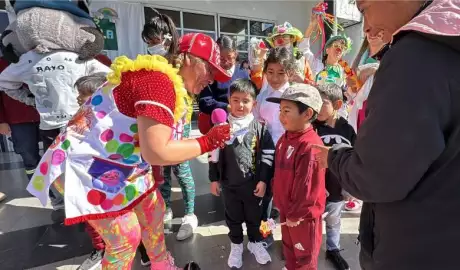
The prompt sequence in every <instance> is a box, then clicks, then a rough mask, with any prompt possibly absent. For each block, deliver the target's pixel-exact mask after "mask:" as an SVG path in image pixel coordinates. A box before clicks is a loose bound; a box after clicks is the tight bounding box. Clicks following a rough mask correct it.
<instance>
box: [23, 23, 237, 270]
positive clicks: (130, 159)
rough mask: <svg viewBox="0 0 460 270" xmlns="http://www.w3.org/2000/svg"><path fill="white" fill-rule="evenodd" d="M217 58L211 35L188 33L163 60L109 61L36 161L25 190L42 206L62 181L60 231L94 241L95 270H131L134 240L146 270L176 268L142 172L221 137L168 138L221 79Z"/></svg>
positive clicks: (217, 143)
mask: <svg viewBox="0 0 460 270" xmlns="http://www.w3.org/2000/svg"><path fill="white" fill-rule="evenodd" d="M171 31H177V30H176V29H175V28H173V29H171ZM219 55H220V53H219V47H218V46H217V44H216V43H215V42H214V41H213V40H212V38H211V37H209V36H206V35H204V34H196V33H192V34H186V35H185V36H183V37H182V39H181V41H180V43H179V51H178V53H176V54H174V55H169V57H168V58H169V59H170V60H169V61H168V60H167V59H166V58H164V57H163V56H159V55H140V56H138V57H137V59H135V60H130V59H128V58H127V57H124V56H122V57H119V58H117V59H115V61H114V64H113V65H112V72H111V73H110V74H109V76H108V83H107V84H106V85H103V86H101V87H100V89H98V90H97V91H96V92H95V93H94V95H93V96H92V97H91V99H89V100H88V101H87V102H86V103H85V104H84V105H83V106H82V108H81V109H80V111H79V113H77V115H76V116H75V117H74V119H72V121H71V122H70V123H69V125H68V126H67V127H66V129H65V130H64V131H63V132H61V133H60V134H59V135H58V136H57V138H56V140H55V142H54V143H53V145H52V146H50V148H49V149H48V150H47V151H46V152H45V154H44V155H43V158H42V160H41V163H40V165H39V168H40V169H39V170H37V171H36V173H35V175H34V177H33V178H32V180H31V181H30V183H29V185H28V188H27V190H28V191H29V192H30V193H31V194H33V195H34V196H36V197H37V198H39V199H40V201H41V202H42V204H46V202H47V194H48V190H49V188H50V186H51V185H52V183H53V182H55V181H56V180H57V178H58V177H60V178H61V179H63V181H64V197H65V201H66V203H65V210H66V211H65V212H66V220H65V223H66V224H68V225H70V224H75V223H79V222H84V221H88V222H89V223H90V225H91V226H92V227H93V228H94V229H95V230H96V231H97V232H98V233H99V234H100V235H101V236H102V238H103V240H104V242H105V243H106V249H105V255H104V259H103V261H102V268H103V269H131V266H132V263H133V259H134V256H135V251H136V247H137V246H138V244H139V242H140V240H141V239H142V242H143V244H144V245H145V247H146V250H147V253H148V256H149V257H150V260H151V267H150V269H152V270H176V269H178V268H177V267H176V266H175V265H174V262H173V260H172V258H171V257H170V255H169V254H168V253H167V252H166V246H165V237H164V235H163V215H164V212H165V204H164V201H163V199H162V197H161V195H160V193H159V190H158V189H157V187H158V184H159V183H158V181H157V179H155V178H154V177H152V174H151V172H150V165H149V164H152V165H169V164H178V163H181V162H183V161H185V160H190V159H192V158H194V157H197V156H199V155H202V154H204V153H207V152H210V151H212V150H214V149H216V148H218V147H222V146H223V145H224V143H225V141H227V140H228V139H229V138H230V128H229V126H228V125H219V126H215V127H213V128H212V129H211V130H210V131H209V132H208V134H206V135H204V136H202V137H200V138H197V139H188V140H178V141H177V140H173V139H172V138H171V133H172V132H173V129H174V126H175V124H176V123H177V122H179V121H183V119H184V118H186V117H187V114H186V113H185V114H184V112H185V111H186V108H187V104H186V100H187V96H188V95H190V94H199V93H200V92H201V90H202V89H203V88H204V87H205V86H206V85H208V84H209V83H210V82H212V81H213V80H214V79H216V80H218V81H226V80H229V79H230V77H229V75H228V74H227V73H226V72H225V71H224V70H223V69H222V68H221V67H220V63H219V61H220V56H219Z"/></svg>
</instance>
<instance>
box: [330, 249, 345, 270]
mask: <svg viewBox="0 0 460 270" xmlns="http://www.w3.org/2000/svg"><path fill="white" fill-rule="evenodd" d="M326 260H330V261H331V262H332V264H333V265H334V266H335V269H337V270H350V266H349V265H348V263H347V261H345V259H344V258H343V257H342V255H340V250H338V249H336V250H328V251H326Z"/></svg>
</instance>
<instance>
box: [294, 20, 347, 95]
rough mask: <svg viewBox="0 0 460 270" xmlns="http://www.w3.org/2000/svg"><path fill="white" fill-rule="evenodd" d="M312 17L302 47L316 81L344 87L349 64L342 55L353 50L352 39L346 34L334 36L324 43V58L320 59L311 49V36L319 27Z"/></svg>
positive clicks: (319, 83)
mask: <svg viewBox="0 0 460 270" xmlns="http://www.w3.org/2000/svg"><path fill="white" fill-rule="evenodd" d="M312 18H313V19H312V20H311V23H310V25H309V27H308V28H307V30H306V32H305V38H304V40H303V41H302V43H301V47H302V49H303V50H304V52H305V57H306V58H307V60H308V63H309V64H310V66H311V68H312V71H313V74H315V83H316V84H318V85H322V84H328V83H335V84H337V85H339V86H341V87H344V86H345V83H346V76H347V74H346V72H345V68H346V67H347V65H346V62H345V61H343V59H342V57H343V56H344V55H345V54H347V53H348V52H349V51H350V50H351V40H350V38H348V37H346V36H345V35H337V36H332V37H331V38H329V40H328V41H327V42H326V43H325V45H324V50H323V52H322V59H318V58H317V57H316V56H315V55H314V54H313V52H312V51H311V49H310V37H311V34H312V33H313V31H314V30H315V28H316V27H317V20H316V19H315V18H314V17H313V16H312Z"/></svg>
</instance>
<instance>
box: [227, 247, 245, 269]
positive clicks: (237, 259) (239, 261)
mask: <svg viewBox="0 0 460 270" xmlns="http://www.w3.org/2000/svg"><path fill="white" fill-rule="evenodd" d="M227 264H228V267H230V268H233V267H234V268H241V267H242V266H243V244H239V245H237V244H233V243H231V250H230V256H228V262H227Z"/></svg>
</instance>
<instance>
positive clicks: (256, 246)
mask: <svg viewBox="0 0 460 270" xmlns="http://www.w3.org/2000/svg"><path fill="white" fill-rule="evenodd" d="M248 250H249V251H250V252H251V253H252V254H254V257H256V261H257V262H258V263H259V264H267V263H268V262H271V261H272V258H271V257H270V254H268V252H267V250H266V249H265V248H264V245H263V243H262V242H255V243H253V242H249V243H248Z"/></svg>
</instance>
